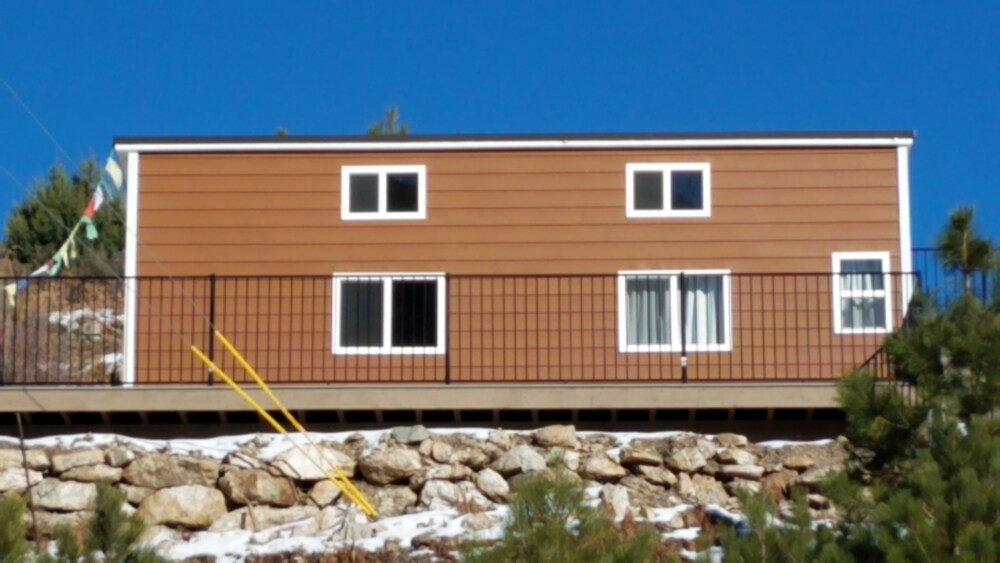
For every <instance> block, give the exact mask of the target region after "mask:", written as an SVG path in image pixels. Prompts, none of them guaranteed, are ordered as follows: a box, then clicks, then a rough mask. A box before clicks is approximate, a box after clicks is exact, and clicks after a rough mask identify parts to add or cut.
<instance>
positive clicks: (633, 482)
mask: <svg viewBox="0 0 1000 563" xmlns="http://www.w3.org/2000/svg"><path fill="white" fill-rule="evenodd" d="M618 484H619V485H621V486H622V487H624V488H625V489H626V490H628V492H629V499H630V504H631V505H632V506H634V507H636V508H661V507H667V506H673V504H674V502H673V498H672V497H671V496H670V493H668V492H667V491H666V489H664V488H663V487H659V486H657V485H653V484H650V483H649V482H647V481H646V480H645V479H643V478H642V477H636V476H634V475H630V476H628V477H625V478H623V479H622V480H621V481H619V482H618Z"/></svg>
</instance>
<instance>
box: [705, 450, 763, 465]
mask: <svg viewBox="0 0 1000 563" xmlns="http://www.w3.org/2000/svg"><path fill="white" fill-rule="evenodd" d="M715 459H716V460H718V462H719V463H724V464H728V465H754V464H756V463H757V456H755V455H753V454H752V453H750V452H748V451H746V450H741V449H739V448H725V449H723V450H721V451H719V453H718V454H716V455H715Z"/></svg>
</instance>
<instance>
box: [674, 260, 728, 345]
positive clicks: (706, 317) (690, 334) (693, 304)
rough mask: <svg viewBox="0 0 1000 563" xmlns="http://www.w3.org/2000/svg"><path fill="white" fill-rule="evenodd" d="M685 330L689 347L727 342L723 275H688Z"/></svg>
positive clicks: (685, 281)
mask: <svg viewBox="0 0 1000 563" xmlns="http://www.w3.org/2000/svg"><path fill="white" fill-rule="evenodd" d="M684 285H685V289H684V294H685V295H684V315H685V317H684V333H685V335H686V338H687V345H688V346H721V345H724V344H725V343H726V341H725V334H726V327H725V322H726V319H725V310H724V307H723V295H722V285H723V280H722V276H697V275H695V276H691V275H689V276H685V279H684Z"/></svg>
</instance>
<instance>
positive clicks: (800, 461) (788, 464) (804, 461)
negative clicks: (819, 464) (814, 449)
mask: <svg viewBox="0 0 1000 563" xmlns="http://www.w3.org/2000/svg"><path fill="white" fill-rule="evenodd" d="M782 465H784V467H785V468H787V469H791V470H792V471H805V470H807V469H809V468H810V467H812V466H814V465H816V460H815V459H814V458H813V456H811V455H809V454H807V453H800V454H793V455H790V456H788V457H786V458H785V460H784V462H783V463H782Z"/></svg>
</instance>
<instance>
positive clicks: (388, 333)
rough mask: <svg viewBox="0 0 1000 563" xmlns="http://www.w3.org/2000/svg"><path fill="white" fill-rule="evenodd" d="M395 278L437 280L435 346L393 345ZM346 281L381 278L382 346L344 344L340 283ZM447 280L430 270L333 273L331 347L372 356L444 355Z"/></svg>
mask: <svg viewBox="0 0 1000 563" xmlns="http://www.w3.org/2000/svg"><path fill="white" fill-rule="evenodd" d="M396 280H403V281H410V280H418V281H427V280H429V281H434V282H436V283H437V311H436V313H437V345H435V346H393V345H392V342H391V340H392V312H393V309H392V307H393V296H392V294H393V291H392V284H393V283H394V282H395V281H396ZM345 281H381V282H382V345H381V346H344V345H342V344H341V342H340V337H341V335H340V329H341V318H340V313H341V308H342V305H341V302H340V297H341V286H342V285H343V283H344V282H345ZM447 298H448V282H447V277H446V275H445V274H444V273H431V272H414V273H406V272H391V273H378V272H376V273H372V272H362V273H355V272H351V273H346V272H345V273H335V274H333V335H332V338H331V340H332V348H333V353H334V354H335V355H347V356H371V355H407V356H418V355H441V354H445V352H446V350H447V342H446V338H447V330H446V327H447V317H446V316H445V315H447V304H446V300H447Z"/></svg>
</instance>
